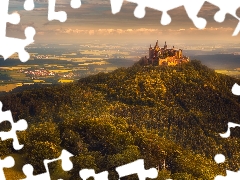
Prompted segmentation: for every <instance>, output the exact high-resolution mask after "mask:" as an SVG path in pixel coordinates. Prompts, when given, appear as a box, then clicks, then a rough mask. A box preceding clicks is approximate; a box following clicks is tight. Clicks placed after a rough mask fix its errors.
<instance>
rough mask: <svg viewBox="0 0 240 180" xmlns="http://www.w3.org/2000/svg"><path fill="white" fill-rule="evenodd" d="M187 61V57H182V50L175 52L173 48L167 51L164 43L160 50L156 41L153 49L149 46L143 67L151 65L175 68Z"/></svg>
mask: <svg viewBox="0 0 240 180" xmlns="http://www.w3.org/2000/svg"><path fill="white" fill-rule="evenodd" d="M189 61H190V59H189V57H186V56H183V53H182V49H179V50H176V49H174V46H173V48H172V49H168V48H167V44H166V41H165V45H164V47H163V48H160V47H159V45H158V40H157V42H156V45H155V46H154V48H153V47H152V46H151V45H150V47H149V58H147V57H146V56H145V58H144V65H150V64H151V65H154V66H161V65H165V66H176V65H179V64H181V63H186V62H189Z"/></svg>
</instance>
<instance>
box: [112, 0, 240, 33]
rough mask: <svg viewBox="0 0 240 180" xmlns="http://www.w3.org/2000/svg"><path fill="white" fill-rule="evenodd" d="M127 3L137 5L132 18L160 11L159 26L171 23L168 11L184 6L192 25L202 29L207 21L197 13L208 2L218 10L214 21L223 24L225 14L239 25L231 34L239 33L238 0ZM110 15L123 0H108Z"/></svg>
mask: <svg viewBox="0 0 240 180" xmlns="http://www.w3.org/2000/svg"><path fill="white" fill-rule="evenodd" d="M126 1H127V2H131V3H135V4H137V7H136V9H135V11H134V16H135V17H137V18H143V17H144V16H145V13H146V12H145V8H147V7H148V8H151V9H154V10H158V11H162V13H163V14H162V18H161V24H162V25H168V24H169V23H170V22H171V17H170V16H169V15H168V13H167V12H168V11H169V10H172V9H175V8H178V7H180V6H184V8H185V10H186V12H187V15H188V17H189V18H190V19H191V20H192V21H193V23H194V25H195V26H196V27H197V28H198V29H204V28H205V27H206V24H207V21H206V20H205V19H204V18H201V17H198V13H199V11H200V10H201V8H202V6H203V4H204V3H205V2H209V3H211V4H213V5H215V6H218V7H219V8H220V11H218V12H217V13H216V14H215V16H214V19H215V20H216V21H217V22H223V21H224V20H225V16H226V14H227V13H228V14H231V15H232V16H233V17H235V18H236V19H238V20H239V23H238V25H237V27H236V29H235V31H234V33H233V36H236V35H237V34H238V33H239V31H240V18H239V17H238V16H237V15H236V10H237V9H238V8H239V7H240V1H239V0H237V1H236V0H230V1H226V0H197V1H193V0H168V1H165V0H147V1H146V0H126ZM110 2H111V8H112V13H113V14H116V13H118V12H119V11H120V10H121V7H122V5H123V2H124V0H110Z"/></svg>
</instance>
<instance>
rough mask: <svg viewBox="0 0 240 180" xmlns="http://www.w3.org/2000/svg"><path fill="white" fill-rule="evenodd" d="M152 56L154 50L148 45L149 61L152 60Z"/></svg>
mask: <svg viewBox="0 0 240 180" xmlns="http://www.w3.org/2000/svg"><path fill="white" fill-rule="evenodd" d="M153 55H154V49H153V48H152V45H151V44H150V47H149V60H152V59H153Z"/></svg>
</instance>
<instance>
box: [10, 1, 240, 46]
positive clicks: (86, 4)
mask: <svg viewBox="0 0 240 180" xmlns="http://www.w3.org/2000/svg"><path fill="white" fill-rule="evenodd" d="M47 6H48V4H47V3H46V2H35V9H34V10H33V11H30V12H27V11H25V10H24V9H23V2H21V1H20V0H19V1H16V0H10V5H9V13H11V12H18V13H19V14H20V16H21V22H20V24H19V25H12V24H8V26H7V36H10V37H19V38H24V29H25V28H26V27H27V26H32V27H34V28H35V29H36V31H37V34H36V35H35V43H85V42H89V41H90V42H94V41H100V42H108V43H111V42H114V43H116V42H119V43H134V42H136V43H146V44H149V43H151V42H152V43H154V42H155V41H156V39H158V40H159V41H160V42H164V41H167V42H169V44H174V43H191V44H201V43H204V44H207V43H212V44H217V43H220V44H224V43H237V42H239V37H240V34H239V35H238V36H235V37H232V33H233V31H234V29H235V27H236V26H237V23H238V20H237V19H235V18H234V17H232V16H230V15H227V16H226V19H225V21H224V22H223V23H217V22H216V21H215V20H214V19H213V17H214V14H215V13H216V12H217V11H218V7H216V6H213V5H211V4H209V3H205V4H204V5H203V7H202V9H201V11H200V13H199V16H200V17H203V18H206V20H207V22H208V24H207V26H206V28H205V29H204V30H198V29H197V28H196V27H195V26H194V24H193V22H192V21H191V20H190V19H189V18H188V16H187V14H186V11H185V9H184V8H183V7H180V8H177V9H174V10H171V11H169V14H170V16H171V17H172V22H171V24H170V25H167V26H163V25H161V24H160V19H161V15H162V13H161V12H159V11H155V10H152V9H148V8H147V9H146V16H145V17H144V18H143V19H138V18H136V17H135V16H134V15H133V11H134V9H135V7H136V5H135V4H133V3H126V2H125V3H124V4H123V7H122V9H121V11H120V13H118V14H116V15H113V14H112V13H111V5H110V0H102V1H101V2H94V1H88V0H82V6H81V7H80V8H79V9H72V8H71V7H70V0H69V1H68V0H57V4H56V11H66V13H67V15H68V19H67V21H66V22H64V23H61V22H59V21H48V19H47V10H48V9H47ZM238 14H239V13H238Z"/></svg>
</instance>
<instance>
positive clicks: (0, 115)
mask: <svg viewBox="0 0 240 180" xmlns="http://www.w3.org/2000/svg"><path fill="white" fill-rule="evenodd" d="M2 106H3V105H2V102H1V101H0V123H2V122H4V121H8V122H10V123H11V126H12V128H11V130H10V131H8V132H0V138H1V139H2V141H4V140H6V139H13V148H14V149H15V150H20V149H22V148H23V145H20V144H19V141H18V138H17V131H24V130H26V129H27V127H28V124H27V121H26V120H24V119H21V120H19V121H18V122H16V123H15V122H14V121H13V117H12V113H11V111H5V112H3V111H2Z"/></svg>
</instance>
